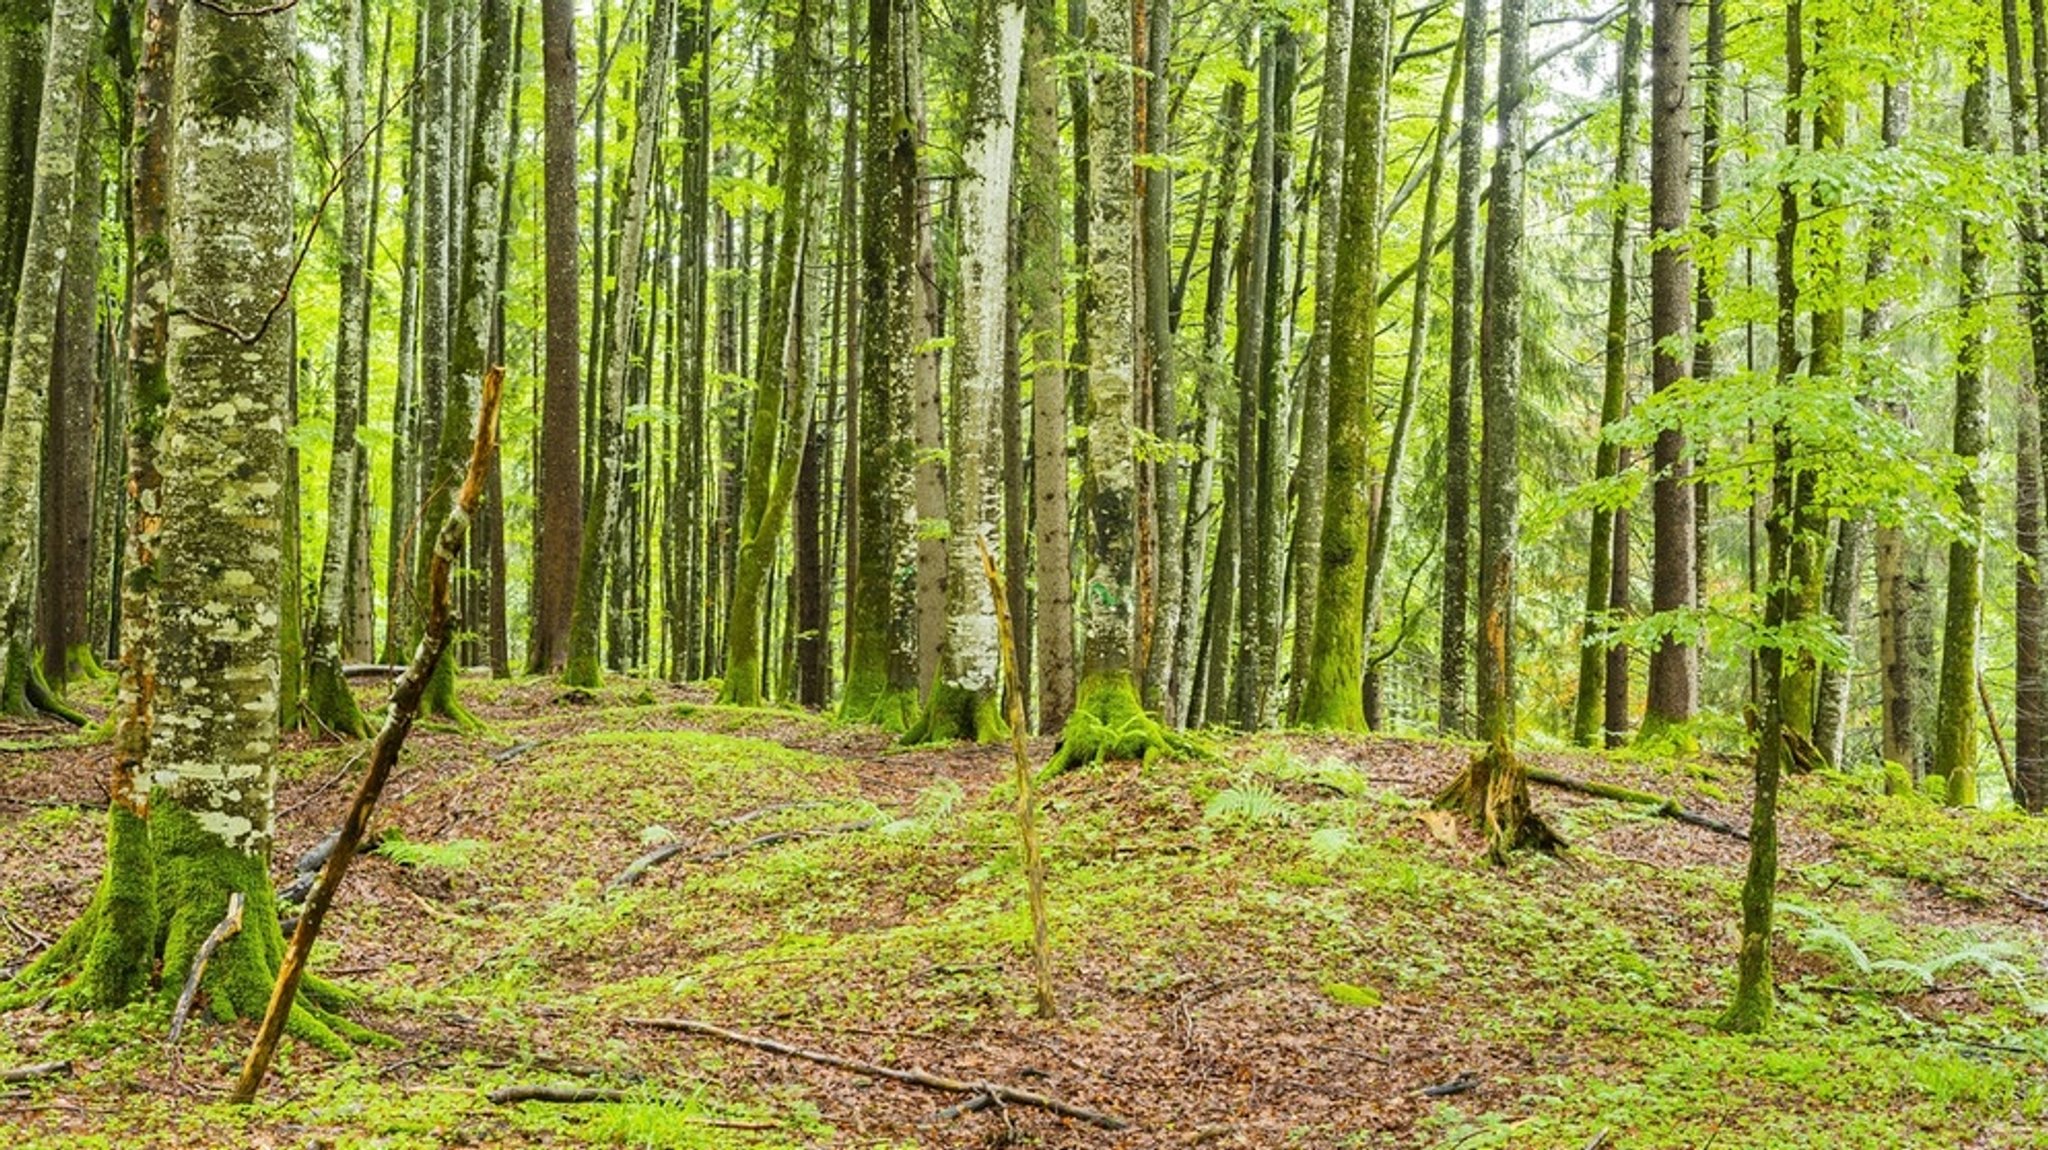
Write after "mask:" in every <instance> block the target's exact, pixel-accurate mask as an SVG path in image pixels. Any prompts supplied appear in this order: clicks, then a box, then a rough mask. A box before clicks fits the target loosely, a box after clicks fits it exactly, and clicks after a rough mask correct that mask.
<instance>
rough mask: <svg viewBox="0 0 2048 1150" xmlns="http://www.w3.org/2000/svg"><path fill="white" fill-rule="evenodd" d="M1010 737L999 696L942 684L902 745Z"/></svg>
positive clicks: (980, 740)
mask: <svg viewBox="0 0 2048 1150" xmlns="http://www.w3.org/2000/svg"><path fill="white" fill-rule="evenodd" d="M1009 737H1010V725H1009V724H1008V723H1005V722H1004V721H1003V716H1002V696H1001V695H1000V694H997V693H995V692H992V691H970V690H968V689H966V688H965V687H956V686H954V685H952V684H950V683H946V682H943V681H941V682H939V683H936V684H934V685H933V686H932V697H931V701H930V702H929V703H927V704H925V708H924V714H923V715H921V716H919V717H918V720H917V722H916V723H915V724H913V725H912V726H911V728H910V729H909V730H907V731H905V732H904V733H903V738H902V739H901V740H900V742H899V745H900V746H905V747H916V746H927V745H930V744H933V743H951V742H966V743H994V742H1000V741H1001V740H1003V739H1007V738H1009Z"/></svg>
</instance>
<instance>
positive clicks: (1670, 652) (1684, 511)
mask: <svg viewBox="0 0 2048 1150" xmlns="http://www.w3.org/2000/svg"><path fill="white" fill-rule="evenodd" d="M1651 11H1652V25H1653V27H1652V31H1651V46H1650V87H1651V100H1650V239H1651V246H1650V339H1651V342H1652V349H1651V360H1650V364H1651V368H1650V381H1651V382H1650V386H1651V390H1652V391H1655V392H1658V393H1662V392H1666V391H1669V390H1671V389H1672V388H1673V387H1675V386H1677V385H1678V383H1679V382H1680V381H1681V380H1683V379H1684V378H1685V375H1686V371H1687V368H1688V366H1689V363H1690V360H1691V355H1690V349H1689V348H1688V347H1686V346H1684V345H1685V344H1687V342H1688V341H1689V340H1690V339H1691V337H1692V334H1693V332H1692V328H1691V323H1692V268H1691V250H1690V247H1689V245H1688V243H1687V242H1686V240H1685V235H1686V227H1687V217H1688V215H1689V214H1690V212H1691V208H1692V187H1691V180H1690V178H1689V177H1690V171H1691V163H1692V159H1691V157H1692V139H1691V131H1692V128H1691V117H1690V115H1689V111H1688V108H1687V86H1688V85H1687V78H1688V75H1689V73H1690V71H1691V68H1692V25H1691V16H1692V4H1691V3H1690V0H1655V3H1654V5H1653V7H1652V9H1651ZM1651 465H1652V468H1653V473H1654V474H1655V476H1656V481H1655V486H1654V488H1653V489H1652V492H1651V497H1650V511H1651V519H1652V522H1651V528H1652V541H1651V559H1650V568H1651V570H1650V610H1652V611H1653V612H1656V613H1657V614H1658V615H1661V616H1665V617H1667V618H1669V617H1672V616H1674V615H1678V614H1679V613H1683V612H1688V611H1691V610H1693V609H1694V607H1695V606H1697V604H1696V602H1695V600H1696V598H1697V588H1696V587H1695V586H1694V583H1693V577H1694V575H1695V574H1696V573H1697V572H1696V570H1695V567H1694V563H1693V545H1694V543H1695V541H1696V540H1695V537H1694V528H1695V525H1694V522H1693V510H1692V501H1693V490H1692V456H1691V454H1690V453H1689V452H1688V451H1687V450H1686V445H1685V433H1684V432H1683V431H1681V430H1679V429H1678V428H1675V427H1665V428H1663V429H1662V430H1660V431H1659V432H1658V433H1657V442H1656V447H1655V450H1654V452H1653V453H1652V456H1651ZM1698 694H1699V648H1698V647H1697V646H1696V645H1695V643H1694V641H1693V639H1692V637H1691V628H1690V627H1676V628H1670V629H1666V630H1665V631H1664V633H1663V634H1662V635H1660V636H1659V637H1658V639H1657V641H1656V646H1654V647H1653V648H1652V649H1651V651H1650V682H1649V693H1648V699H1647V701H1646V703H1645V705H1644V709H1643V729H1642V735H1641V737H1643V738H1646V739H1658V738H1666V737H1672V736H1673V735H1674V734H1675V732H1674V731H1673V728H1676V727H1681V726H1682V725H1683V724H1685V723H1688V722H1690V721H1691V720H1692V715H1693V709H1694V707H1695V706H1696V705H1697V703H1698ZM1680 737H1681V741H1683V737H1682V736H1680Z"/></svg>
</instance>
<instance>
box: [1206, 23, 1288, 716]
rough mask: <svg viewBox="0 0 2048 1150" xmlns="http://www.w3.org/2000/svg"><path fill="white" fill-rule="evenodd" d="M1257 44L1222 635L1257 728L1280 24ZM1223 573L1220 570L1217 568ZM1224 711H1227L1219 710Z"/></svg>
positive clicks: (1233, 708)
mask: <svg viewBox="0 0 2048 1150" xmlns="http://www.w3.org/2000/svg"><path fill="white" fill-rule="evenodd" d="M1262 38H1263V43H1262V44H1261V45H1260V49H1259V118H1258V121H1257V124H1256V127H1255V129H1254V133H1255V134H1254V143H1253V144H1252V161H1251V175H1250V180H1251V213H1250V216H1249V217H1248V218H1247V220H1246V224H1245V234H1244V243H1245V265H1244V269H1245V270H1244V273H1243V278H1242V280H1241V282H1240V283H1239V285H1238V292H1237V348H1236V355H1235V359H1234V363H1233V365H1232V366H1233V371H1234V376H1235V379H1234V382H1235V383H1236V391H1237V396H1236V407H1237V422H1236V433H1235V434H1234V435H1233V436H1232V437H1231V439H1230V440H1229V442H1228V445H1227V446H1226V448H1225V458H1226V460H1227V467H1226V470H1225V473H1224V482H1223V497H1224V498H1225V499H1226V500H1228V501H1229V502H1230V505H1231V508H1232V512H1233V515H1232V519H1231V521H1232V523H1233V524H1234V525H1235V530H1234V534H1235V536H1236V538H1235V541H1234V543H1233V545H1232V547H1231V554H1232V556H1233V557H1234V559H1235V562H1236V565H1237V566H1236V571H1235V573H1234V575H1233V578H1234V579H1235V581H1236V587H1235V588H1234V589H1233V596H1234V599H1233V601H1234V602H1235V603H1236V604H1237V610H1236V618H1235V620H1234V623H1233V625H1232V629H1231V630H1230V631H1227V632H1225V633H1224V635H1223V636H1219V638H1221V637H1224V636H1231V635H1234V636H1235V641H1234V642H1232V643H1230V644H1229V645H1228V649H1229V652H1230V659H1229V661H1228V662H1227V663H1225V664H1223V666H1224V667H1226V668H1227V669H1228V672H1229V680H1230V683H1231V692H1230V712H1229V719H1230V721H1231V722H1232V723H1235V724H1236V725H1237V726H1238V727H1240V728H1242V729H1245V730H1251V729H1254V728H1256V727H1257V726H1258V717H1259V702H1260V693H1261V692H1260V685H1261V683H1262V681H1263V680H1264V678H1265V674H1266V672H1265V663H1266V656H1265V654H1264V652H1262V651H1261V650H1259V649H1258V643H1259V640H1260V638H1261V636H1262V633H1263V627H1262V626H1261V623H1262V617H1261V615H1260V613H1259V587H1260V585H1261V584H1262V583H1263V579H1262V578H1261V576H1262V574H1263V573H1264V570H1265V564H1264V562H1263V556H1264V554H1265V552H1264V548H1263V545H1262V540H1261V539H1260V538H1259V534H1258V532H1259V475H1260V474H1261V472H1262V471H1263V470H1264V468H1263V466H1262V463H1263V461H1262V459H1261V457H1260V455H1259V425H1260V422H1261V416H1262V415H1263V413H1264V407H1265V405H1264V403H1263V402H1262V398H1263V397H1262V395H1261V388H1260V383H1261V380H1262V379H1263V378H1264V375H1265V372H1264V358H1265V354H1266V324H1267V321H1268V319H1269V318H1270V317H1269V316H1268V315H1267V311H1266V307H1267V304H1268V303H1270V302H1271V301H1272V299H1273V293H1272V292H1270V291H1268V290H1267V288H1268V285H1270V284H1271V283H1272V279H1273V275H1272V268H1273V238H1274V229H1273V213H1274V210H1275V206H1274V202H1273V200H1274V192H1275V189H1274V186H1273V172H1274V166H1273V155H1274V152H1275V150H1276V148H1277V147H1278V143H1277V141H1276V140H1275V133H1274V119H1273V113H1274V104H1275V103H1276V102H1277V100H1276V88H1275V82H1274V77H1275V74H1276V73H1277V72H1278V70H1279V54H1280V47H1279V41H1280V40H1281V36H1280V34H1279V30H1278V25H1277V24H1275V25H1270V26H1268V27H1267V28H1266V29H1264V31H1263V33H1262ZM1218 575H1219V578H1220V577H1221V572H1219V573H1218ZM1217 717H1221V716H1217Z"/></svg>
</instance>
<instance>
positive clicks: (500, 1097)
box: [484, 1084, 782, 1130]
mask: <svg viewBox="0 0 2048 1150" xmlns="http://www.w3.org/2000/svg"><path fill="white" fill-rule="evenodd" d="M484 1097H485V1098H487V1099H489V1100H490V1101H492V1102H495V1103H497V1104H498V1105H500V1106H516V1105H518V1104H519V1103H521V1102H553V1103H557V1104H560V1105H564V1106H575V1105H579V1104H581V1103H585V1102H628V1101H631V1100H632V1099H633V1098H634V1097H635V1096H634V1094H633V1093H632V1092H630V1091H626V1090H614V1089H609V1088H607V1087H602V1086H552V1085H547V1084H539V1085H523V1086H500V1087H498V1088H497V1089H496V1090H493V1091H490V1092H489V1093H487V1094H485V1095H484ZM682 1121H683V1123H684V1124H685V1125H689V1126H709V1127H712V1128H713V1129H717V1130H780V1129H782V1123H780V1122H767V1121H763V1120H761V1119H758V1118H706V1117H704V1116H702V1115H698V1114H686V1115H683V1117H682Z"/></svg>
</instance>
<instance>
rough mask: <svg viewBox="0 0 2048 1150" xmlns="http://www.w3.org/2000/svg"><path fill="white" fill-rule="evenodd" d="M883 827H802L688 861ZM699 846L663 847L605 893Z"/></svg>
mask: <svg viewBox="0 0 2048 1150" xmlns="http://www.w3.org/2000/svg"><path fill="white" fill-rule="evenodd" d="M764 813H765V812H764ZM881 824H882V820H880V819H862V820H860V821H859V822H852V823H835V824H833V825H832V826H829V827H799V828H796V829H793V830H786V831H770V832H768V833H767V834H765V835H756V836H754V837H753V838H750V839H748V840H746V841H745V842H741V843H734V844H732V845H730V846H722V847H714V848H712V849H710V850H707V851H699V852H698V853H696V854H693V855H691V856H690V857H689V858H688V859H686V860H684V861H686V862H693V863H708V862H722V861H724V860H725V859H729V858H731V857H733V856H734V855H740V854H745V853H746V852H748V851H750V850H758V849H759V848H761V847H768V846H774V845H775V844H777V843H786V842H792V841H794V840H796V839H815V838H824V837H825V836H827V835H848V834H852V833H854V832H855V831H866V830H873V829H874V828H875V827H878V826H880V825H881ZM695 845H696V843H694V842H673V843H663V844H662V845H660V846H658V847H655V848H654V849H653V850H651V851H648V852H647V853H646V854H644V855H641V856H640V857H639V858H637V859H634V860H633V861H632V863H631V864H629V865H628V866H627V867H626V869H625V870H622V871H620V872H619V876H618V877H617V878H615V879H613V880H612V881H611V883H610V884H609V885H607V886H606V887H605V889H606V890H608V891H611V890H619V889H621V888H623V887H629V886H632V885H633V884H634V883H636V882H639V881H640V879H641V878H642V877H643V876H645V875H646V874H647V872H648V871H650V870H652V869H654V868H655V867H658V866H660V865H661V864H662V863H665V862H667V861H668V860H670V859H672V858H675V857H676V856H677V855H680V854H683V853H684V852H686V851H688V850H689V849H690V848H691V847H693V846H695Z"/></svg>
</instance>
